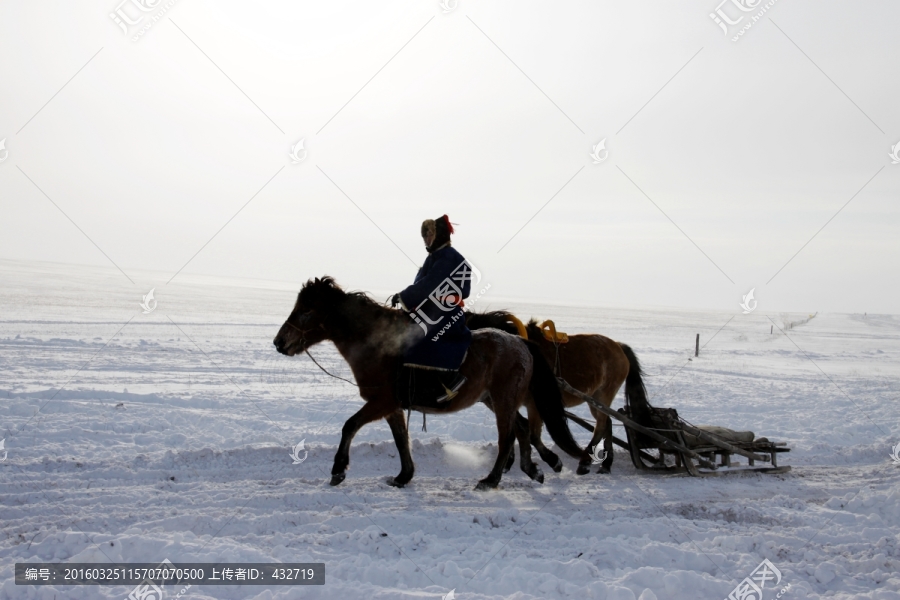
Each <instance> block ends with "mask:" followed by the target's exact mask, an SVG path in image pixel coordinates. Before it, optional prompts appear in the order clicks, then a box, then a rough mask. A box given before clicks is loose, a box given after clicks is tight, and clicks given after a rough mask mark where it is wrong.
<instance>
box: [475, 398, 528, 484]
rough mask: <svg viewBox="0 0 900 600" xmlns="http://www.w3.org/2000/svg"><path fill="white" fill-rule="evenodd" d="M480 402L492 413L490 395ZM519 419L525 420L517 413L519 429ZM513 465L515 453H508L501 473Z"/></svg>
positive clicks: (507, 471)
mask: <svg viewBox="0 0 900 600" xmlns="http://www.w3.org/2000/svg"><path fill="white" fill-rule="evenodd" d="M482 402H484V405H485V406H487V407H488V408H489V409H490V410H491V412H494V403H493V402H492V401H491V396H490V394H488V395H487V396H486V397H485V399H484V400H482ZM519 419H522V420H523V421H524V419H525V418H524V417H523V416H522V415H520V414H518V413H517V414H516V427H519V426H520V424H519ZM515 463H516V453H515V452H510V453H509V459H507V461H506V466H505V467H503V472H504V473H509V470H510V469H512V466H513V465H514V464H515Z"/></svg>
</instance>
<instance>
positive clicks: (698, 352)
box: [694, 333, 700, 356]
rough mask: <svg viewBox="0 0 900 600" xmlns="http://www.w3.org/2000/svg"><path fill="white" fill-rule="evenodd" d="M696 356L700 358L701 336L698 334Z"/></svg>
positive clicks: (695, 345) (695, 347)
mask: <svg viewBox="0 0 900 600" xmlns="http://www.w3.org/2000/svg"><path fill="white" fill-rule="evenodd" d="M694 356H700V334H699V333H698V334H697V342H696V343H695V344H694Z"/></svg>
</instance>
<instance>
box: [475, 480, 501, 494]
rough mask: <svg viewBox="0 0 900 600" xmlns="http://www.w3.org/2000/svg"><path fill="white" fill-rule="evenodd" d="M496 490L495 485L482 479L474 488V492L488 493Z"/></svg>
mask: <svg viewBox="0 0 900 600" xmlns="http://www.w3.org/2000/svg"><path fill="white" fill-rule="evenodd" d="M496 488H497V484H496V483H491V482H489V481H486V480H484V479H482V480H481V481H479V482H478V485H476V486H475V491H476V492H488V491H490V490H493V489H496Z"/></svg>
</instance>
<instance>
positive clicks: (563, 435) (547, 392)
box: [525, 341, 584, 458]
mask: <svg viewBox="0 0 900 600" xmlns="http://www.w3.org/2000/svg"><path fill="white" fill-rule="evenodd" d="M525 344H526V345H527V346H528V351H529V352H531V356H532V358H533V360H532V361H531V362H532V365H533V366H532V368H531V382H530V383H529V388H530V389H531V396H532V397H533V398H534V403H535V405H536V406H537V410H538V414H540V415H541V420H543V421H544V425H546V426H547V432H548V433H549V434H550V437H551V438H553V441H554V442H556V445H557V446H559V448H560V449H561V450H562V451H563V452H565V453H566V454H568V455H570V456H574V457H575V458H581V457H582V455H583V453H584V450H582V449H581V448H579V447H578V442H576V441H575V438H573V437H572V432H571V431H570V430H569V422H568V421H567V420H566V413H565V406H564V405H563V400H562V393H560V391H559V386H558V385H557V383H556V377H555V376H554V375H553V371H552V370H551V369H550V365H548V364H547V360H546V359H545V358H544V355H543V354H541V349H540V347H539V346H538V345H537V344H535V343H534V342H529V341H525Z"/></svg>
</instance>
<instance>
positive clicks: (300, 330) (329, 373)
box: [285, 321, 383, 390]
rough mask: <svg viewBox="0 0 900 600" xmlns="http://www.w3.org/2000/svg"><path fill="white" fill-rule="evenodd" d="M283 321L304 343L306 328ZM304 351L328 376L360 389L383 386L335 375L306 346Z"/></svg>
mask: <svg viewBox="0 0 900 600" xmlns="http://www.w3.org/2000/svg"><path fill="white" fill-rule="evenodd" d="M285 323H287V324H288V325H290V326H291V327H293V328H294V329H296V330H297V331H299V332H300V339H301V340H302V341H303V342H304V344H305V343H306V330H305V329H300V328H299V327H297V326H296V325H294V324H293V323H291V322H290V321H285ZM304 352H306V355H307V356H309V358H310V360H312V361H313V363H315V365H316V366H317V367H319V369H321V370H322V372H323V373H325V374H326V375H328V376H330V377H334V378H335V379H340V380H341V381H346V382H347V383H349V384H350V385H352V386H355V387H358V388H359V389H361V390H362V389H372V388H379V387H383V386H380V385H365V386H360V385H359V384H358V383H356V382H354V381H350V380H349V379H346V378H344V377H341V376H340V375H335V374H334V373H331V372H329V371H328V369H326V368H325V367H323V366H322V365H320V364H319V361H317V360H316V359H315V357H314V356H313V355H312V354H311V353H310V351H309V348H308V347H307V348H306V350H304Z"/></svg>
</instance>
